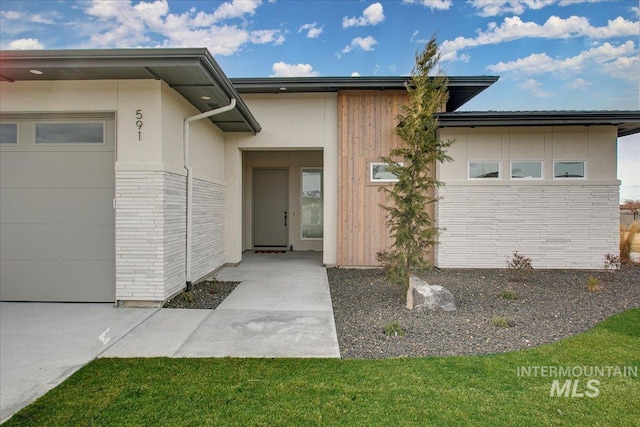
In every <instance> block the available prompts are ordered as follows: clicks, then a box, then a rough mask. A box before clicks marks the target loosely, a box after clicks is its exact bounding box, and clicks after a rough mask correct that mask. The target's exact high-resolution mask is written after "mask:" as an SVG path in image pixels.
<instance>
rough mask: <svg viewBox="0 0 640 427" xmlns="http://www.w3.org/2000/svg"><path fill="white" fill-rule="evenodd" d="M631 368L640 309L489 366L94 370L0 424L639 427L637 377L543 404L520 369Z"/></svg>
mask: <svg viewBox="0 0 640 427" xmlns="http://www.w3.org/2000/svg"><path fill="white" fill-rule="evenodd" d="M639 365H640V309H634V310H630V311H627V312H625V313H623V314H619V315H616V316H613V317H611V318H609V319H607V320H605V321H604V322H602V323H600V324H599V325H597V326H596V327H595V328H594V329H592V330H590V331H588V332H586V333H584V334H580V335H577V336H574V337H571V338H569V339H566V340H563V341H560V342H558V343H554V344H551V345H545V346H541V347H538V348H535V349H531V350H525V351H518V352H513V353H505V354H500V355H491V356H470V357H436V358H415V359H387V360H318V359H275V360H268V359H267V360H265V359H166V358H154V359H99V360H96V361H94V362H92V363H90V364H88V365H87V366H85V367H84V368H82V369H81V370H80V371H78V372H76V373H75V374H74V375H72V376H71V377H70V378H69V379H68V380H67V381H65V382H64V383H63V384H61V385H60V386H58V387H57V388H55V389H53V390H51V391H50V392H49V393H47V394H46V395H45V396H43V397H42V398H40V399H39V400H37V401H36V402H34V403H33V404H32V405H30V406H28V407H27V408H25V409H23V410H22V411H20V412H19V413H18V414H16V415H15V416H14V417H13V418H12V419H10V420H9V421H8V422H7V424H6V425H7V426H20V425H30V426H31V425H43V426H44V425H46V426H75V425H101V426H109V425H113V426H115V425H118V426H120V425H125V426H126V425H174V426H181V425H203V426H205V425H226V426H247V425H251V426H271V425H280V426H282V425H287V426H288V425H293V426H298V425H299V426H314V425H341V426H343V425H344V426H350V425H353V426H362V425H367V426H371V425H385V426H389V425H403V426H411V425H419V426H423V425H480V426H482V425H486V426H494V425H617V426H625V425H634V424H635V425H637V422H638V420H639V419H640V405H638V404H637V403H638V402H640V378H639V377H634V376H626V377H624V376H623V377H620V376H618V377H599V378H598V380H599V381H600V384H599V395H598V396H597V397H594V398H589V397H582V398H571V397H550V396H549V393H550V389H551V383H552V380H553V379H554V378H550V377H541V376H518V374H517V372H518V371H517V369H518V367H522V366H558V367H560V366H562V367H566V366H619V367H624V366H636V367H638V366H639ZM636 369H638V368H636ZM587 379H588V378H584V377H582V378H579V380H580V387H581V389H582V391H584V383H586V381H587ZM563 381H564V379H563V378H562V379H561V382H563Z"/></svg>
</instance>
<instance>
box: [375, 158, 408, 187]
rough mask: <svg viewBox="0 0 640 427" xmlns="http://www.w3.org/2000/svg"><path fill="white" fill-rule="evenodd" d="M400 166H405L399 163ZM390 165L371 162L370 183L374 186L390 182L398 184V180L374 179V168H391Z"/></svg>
mask: <svg viewBox="0 0 640 427" xmlns="http://www.w3.org/2000/svg"><path fill="white" fill-rule="evenodd" d="M397 163H398V164H399V165H400V166H404V163H403V162H397ZM389 165H390V163H385V162H369V182H370V183H372V184H377V183H389V182H398V178H390V179H374V178H373V167H374V166H389Z"/></svg>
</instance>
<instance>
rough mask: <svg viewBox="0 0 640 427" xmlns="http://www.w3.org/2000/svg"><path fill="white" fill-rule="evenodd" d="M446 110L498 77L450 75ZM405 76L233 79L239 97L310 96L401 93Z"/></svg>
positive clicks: (405, 80)
mask: <svg viewBox="0 0 640 427" xmlns="http://www.w3.org/2000/svg"><path fill="white" fill-rule="evenodd" d="M447 78H448V80H449V84H448V89H449V102H447V111H455V110H457V109H458V108H460V107H461V106H462V105H463V104H465V103H466V102H468V101H469V100H471V99H472V98H474V97H475V96H476V95H478V94H479V93H480V92H482V91H483V90H485V89H487V88H488V87H489V86H491V85H492V84H494V83H495V82H496V81H497V80H498V79H499V77H497V76H470V77H465V76H451V77H447ZM409 79H410V77H408V76H392V77H248V78H232V79H231V82H232V83H233V85H234V86H235V88H236V89H237V90H238V92H240V93H241V94H245V93H309V92H338V91H342V90H404V89H405V88H406V86H405V85H406V84H407V82H408V81H409Z"/></svg>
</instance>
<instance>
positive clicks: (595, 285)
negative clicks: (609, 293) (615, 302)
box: [587, 276, 602, 292]
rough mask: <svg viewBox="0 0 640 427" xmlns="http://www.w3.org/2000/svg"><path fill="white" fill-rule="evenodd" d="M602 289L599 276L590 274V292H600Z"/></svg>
mask: <svg viewBox="0 0 640 427" xmlns="http://www.w3.org/2000/svg"><path fill="white" fill-rule="evenodd" d="M601 289H602V285H601V284H600V280H599V279H598V278H597V277H593V276H589V278H588V279H587V290H588V291H589V292H598V291H599V290H601Z"/></svg>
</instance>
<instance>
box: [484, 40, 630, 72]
mask: <svg viewBox="0 0 640 427" xmlns="http://www.w3.org/2000/svg"><path fill="white" fill-rule="evenodd" d="M635 51H636V48H635V44H634V43H633V42H632V41H631V40H629V41H627V42H626V43H624V44H622V45H620V46H614V45H612V44H611V43H604V44H603V45H601V46H598V47H595V48H592V49H589V50H585V51H583V52H580V54H578V55H576V56H573V57H569V58H565V59H555V58H551V57H550V56H549V55H547V54H546V53H534V54H532V55H529V56H527V57H526V58H520V59H517V60H515V61H509V62H498V63H497V64H494V65H490V66H488V67H487V68H488V69H489V70H490V71H492V72H494V73H504V72H517V73H526V74H543V73H549V72H551V73H555V72H578V71H580V70H582V69H584V68H585V67H586V66H587V65H589V66H593V65H595V64H606V63H610V62H612V61H617V60H622V59H623V57H625V56H626V55H630V54H633V53H635ZM622 62H624V61H621V62H620V66H621V67H624V66H625V64H623V63H622Z"/></svg>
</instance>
